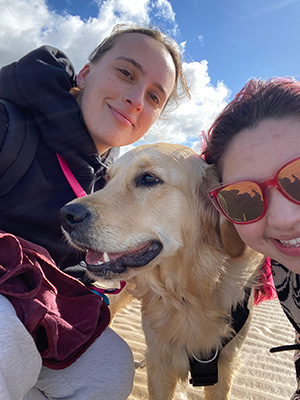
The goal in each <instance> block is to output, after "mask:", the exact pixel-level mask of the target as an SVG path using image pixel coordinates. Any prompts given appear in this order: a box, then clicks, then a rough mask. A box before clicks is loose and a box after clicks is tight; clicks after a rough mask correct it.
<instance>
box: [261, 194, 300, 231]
mask: <svg viewBox="0 0 300 400" xmlns="http://www.w3.org/2000/svg"><path fill="white" fill-rule="evenodd" d="M267 201H268V204H267V212H266V217H267V221H268V225H269V226H270V227H272V228H274V229H281V230H287V229H290V228H292V227H293V226H294V225H295V224H297V223H299V224H300V205H299V204H296V203H293V202H292V201H290V200H289V199H287V198H286V197H285V196H284V195H283V194H281V193H280V192H279V191H278V190H277V189H276V188H275V187H273V188H269V189H268V193H267Z"/></svg>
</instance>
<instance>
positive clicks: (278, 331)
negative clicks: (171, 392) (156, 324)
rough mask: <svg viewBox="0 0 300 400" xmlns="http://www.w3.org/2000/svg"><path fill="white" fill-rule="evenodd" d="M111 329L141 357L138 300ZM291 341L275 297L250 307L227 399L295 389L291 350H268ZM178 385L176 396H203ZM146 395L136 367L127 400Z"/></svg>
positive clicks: (276, 396) (282, 394)
mask: <svg viewBox="0 0 300 400" xmlns="http://www.w3.org/2000/svg"><path fill="white" fill-rule="evenodd" d="M112 327H113V329H115V331H116V332H117V333H118V334H119V335H120V336H122V337H123V339H125V340H126V342H127V343H128V344H129V346H130V347H131V349H132V351H133V355H134V360H135V361H136V362H140V361H142V360H143V359H144V351H145V348H146V346H145V340H144V334H143V331H142V327H141V313H140V303H139V301H138V300H134V301H133V302H132V303H131V304H129V306H127V308H125V309H123V310H122V311H121V312H120V313H119V314H117V315H116V317H115V319H114V321H113V325H112ZM292 343H294V330H293V328H292V326H291V325H290V323H289V322H288V320H287V318H286V317H285V315H284V313H283V311H282V309H281V307H280V305H279V302H278V300H277V299H276V300H271V301H266V302H264V303H262V304H260V305H258V306H256V307H254V312H253V318H252V324H251V327H250V331H249V334H248V337H247V339H246V341H245V343H244V346H243V348H242V352H241V365H240V368H239V370H238V371H237V373H236V375H235V378H234V381H233V387H232V393H231V400H270V399H272V400H289V399H290V398H291V396H292V394H293V393H294V391H295V390H296V381H295V372H294V363H293V351H286V352H281V353H275V354H274V353H273V354H271V353H270V352H269V349H270V348H271V347H275V346H280V345H283V344H292ZM184 386H185V387H180V388H178V391H177V393H176V396H175V399H176V400H187V399H188V400H196V399H197V400H201V399H204V394H203V390H202V388H193V387H192V386H191V385H189V384H188V383H187V385H184ZM143 399H147V381H146V371H145V368H139V369H137V370H136V375H135V381H134V387H133V391H132V393H131V395H130V396H129V400H143Z"/></svg>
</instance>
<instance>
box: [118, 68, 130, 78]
mask: <svg viewBox="0 0 300 400" xmlns="http://www.w3.org/2000/svg"><path fill="white" fill-rule="evenodd" d="M119 72H120V73H121V74H122V75H124V76H125V77H126V78H129V79H131V80H133V76H132V74H131V73H130V72H129V71H128V70H127V69H124V68H120V69H119Z"/></svg>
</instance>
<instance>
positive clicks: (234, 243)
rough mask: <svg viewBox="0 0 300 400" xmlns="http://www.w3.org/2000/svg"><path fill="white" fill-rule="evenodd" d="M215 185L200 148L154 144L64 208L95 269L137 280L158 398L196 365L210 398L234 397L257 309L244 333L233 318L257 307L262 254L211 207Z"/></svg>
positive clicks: (163, 399)
mask: <svg viewBox="0 0 300 400" xmlns="http://www.w3.org/2000/svg"><path fill="white" fill-rule="evenodd" d="M216 183H217V178H216V174H215V171H214V168H213V167H212V166H207V165H206V163H205V162H204V161H203V160H202V159H201V157H200V156H199V155H198V154H196V153H195V152H194V151H193V150H192V149H190V148H188V147H185V146H182V145H174V144H167V143H159V144H156V145H145V146H141V147H137V148H135V149H134V150H131V151H129V152H127V153H125V154H124V155H123V156H122V157H121V158H120V159H119V160H118V161H117V162H116V163H115V164H113V165H112V166H111V168H110V169H109V171H108V173H107V184H106V186H105V187H104V188H103V189H102V190H100V191H99V192H96V193H94V194H91V195H89V196H86V197H83V198H80V199H76V200H75V201H73V202H71V203H69V204H67V205H66V206H65V207H64V208H63V209H62V210H61V217H62V226H63V230H64V231H65V234H66V236H67V239H68V240H69V241H70V242H71V243H72V244H73V245H74V246H76V247H77V248H79V249H80V250H84V251H86V264H87V270H88V272H89V274H90V276H91V277H93V278H94V279H96V280H97V279H98V280H100V281H114V282H119V281H123V280H125V281H127V282H129V283H131V284H134V286H135V288H134V291H133V295H134V296H135V297H137V298H138V299H140V301H141V307H142V325H143V330H144V333H145V339H146V344H147V351H146V355H145V362H146V368H147V377H148V390H149V399H151V400H169V399H172V398H173V396H174V391H175V388H176V384H177V382H178V381H180V380H181V381H183V380H186V379H187V377H188V374H189V371H190V370H192V371H193V373H192V380H193V381H194V382H193V383H194V384H195V385H202V384H204V385H208V386H205V389H204V390H205V399H206V400H226V399H229V394H230V387H231V383H232V379H233V374H234V371H235V369H236V365H237V353H238V350H239V348H240V347H241V345H242V343H243V341H244V339H245V336H246V333H247V330H248V328H249V323H250V316H249V318H248V319H247V322H246V323H245V324H244V325H243V324H242V325H243V327H242V328H241V329H240V331H239V332H238V333H237V334H235V332H234V330H235V326H234V321H233V320H234V319H236V318H237V317H236V315H235V314H239V312H237V311H236V310H239V309H241V310H242V314H243V312H245V310H246V311H247V312H248V311H249V310H250V313H249V314H251V308H252V303H253V301H252V297H251V296H250V300H249V302H248V301H247V299H248V297H249V292H250V291H251V288H253V285H254V283H255V278H256V274H257V267H258V265H259V263H260V257H259V256H258V255H257V254H256V253H254V252H252V251H250V250H249V249H246V248H245V246H244V244H243V242H242V241H241V240H240V239H239V236H238V235H237V233H236V230H235V228H234V226H233V225H232V224H231V223H230V222H228V221H227V220H225V219H221V218H220V216H219V215H218V212H217V211H216V210H215V209H214V207H213V205H212V204H211V202H210V200H209V198H208V195H207V193H206V191H207V189H208V188H209V187H210V186H212V185H215V184H216ZM220 220H221V223H220V222H219V221H220ZM247 303H248V308H249V310H248V308H247ZM230 338H232V339H231V340H230ZM227 342H228V343H227ZM195 365H196V366H195ZM198 367H199V368H200V382H198V378H197V376H196V377H195V376H194V378H193V374H194V375H195V374H196V375H197V373H198V372H197V371H198ZM193 369H194V370H193ZM217 369H218V372H217ZM211 375H212V376H211Z"/></svg>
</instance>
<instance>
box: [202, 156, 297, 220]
mask: <svg viewBox="0 0 300 400" xmlns="http://www.w3.org/2000/svg"><path fill="white" fill-rule="evenodd" d="M272 186H274V187H276V188H277V189H278V190H279V191H280V193H281V194H283V196H285V197H286V198H287V199H289V200H290V201H292V202H293V203H296V204H300V157H298V158H296V159H294V160H292V161H289V162H288V163H286V164H285V165H284V166H283V167H281V168H280V169H279V170H278V171H277V172H276V174H275V176H274V178H273V179H269V180H266V181H264V182H256V181H254V180H245V181H237V182H233V183H228V184H226V185H221V186H219V187H217V188H215V189H212V190H209V191H208V195H209V197H210V199H211V201H212V203H213V205H214V206H215V207H216V208H217V210H218V211H219V212H220V213H221V214H223V215H224V217H225V218H227V219H228V220H229V221H231V222H233V223H235V224H250V223H252V222H256V221H258V220H260V219H261V218H263V216H264V215H265V213H266V210H267V197H266V189H267V188H269V187H272Z"/></svg>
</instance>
